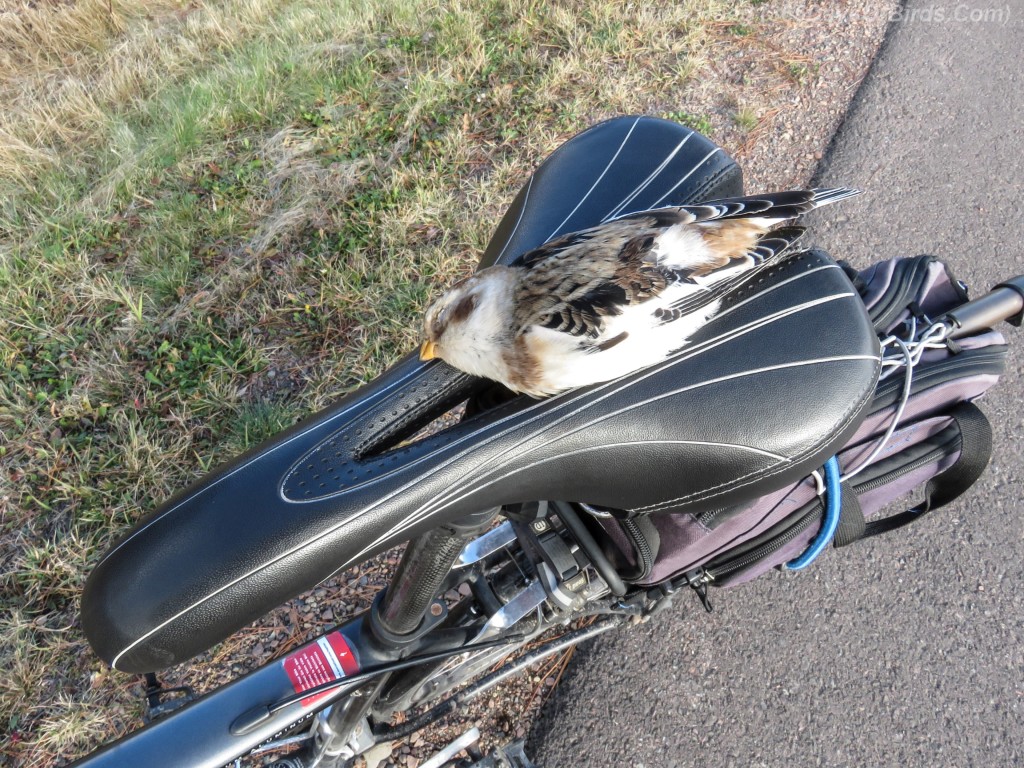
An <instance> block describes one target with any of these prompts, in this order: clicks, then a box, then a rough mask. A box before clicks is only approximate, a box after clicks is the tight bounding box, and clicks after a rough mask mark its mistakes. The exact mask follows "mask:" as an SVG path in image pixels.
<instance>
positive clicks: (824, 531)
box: [782, 456, 843, 571]
mask: <svg viewBox="0 0 1024 768" xmlns="http://www.w3.org/2000/svg"><path fill="white" fill-rule="evenodd" d="M842 506H843V504H842V493H841V491H840V490H839V461H838V460H837V459H836V457H835V456H833V457H832V458H831V459H829V460H828V461H826V462H825V519H824V520H822V522H821V530H820V531H818V535H817V537H815V539H814V541H812V542H811V546H809V547H808V548H807V549H806V551H804V553H803V554H802V555H800V557H798V558H796V559H795V560H790V561H789V562H788V563H786V564H785V565H784V566H782V567H783V569H784V570H787V571H799V570H800V569H802V568H806V567H807V566H808V565H810V564H811V563H813V562H814V561H815V559H817V557H818V555H820V554H821V553H822V551H823V550H824V549H825V547H827V546H828V545H829V542H831V541H832V537H833V536H835V535H836V528H838V527H839V510H840V509H841V508H842Z"/></svg>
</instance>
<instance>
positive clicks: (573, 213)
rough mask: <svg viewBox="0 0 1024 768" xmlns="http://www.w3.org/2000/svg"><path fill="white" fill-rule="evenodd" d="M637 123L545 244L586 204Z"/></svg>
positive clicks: (638, 119)
mask: <svg viewBox="0 0 1024 768" xmlns="http://www.w3.org/2000/svg"><path fill="white" fill-rule="evenodd" d="M639 122H640V118H639V117H638V118H637V119H636V120H634V121H633V124H632V125H631V126H629V131H628V132H627V133H626V135H625V137H624V138H623V139H622V143H621V144H619V148H618V149H617V150H615V154H614V155H613V156H612V159H611V160H609V161H608V165H606V166H605V167H604V170H603V171H601V175H600V176H598V177H597V181H595V182H594V183H593V184H592V185H591V186H590V189H588V190H587V194H585V195H584V196H583V197H581V198H580V201H579V202H578V203H576V207H575V208H573V209H572V210H571V211H569V215H568V216H566V217H565V218H564V219H562V223H561V224H559V225H558V226H557V227H555V231H554V232H552V233H551V234H550V235H548V236H547V237H546V238H545V242H547V241H548V240H550V239H551V238H552V237H554V236H555V235H557V234H558V232H559V230H560V229H561V228H562V227H564V226H565V225H566V222H568V221H569V219H571V218H572V217H573V216H574V215H575V213H576V211H578V210H579V209H580V206H581V205H583V203H584V202H586V199H587V198H588V197H590V193H591V192H593V191H594V190H595V189H596V188H597V185H598V184H600V183H601V179H603V178H604V177H605V174H607V173H608V171H609V170H610V169H611V167H612V164H613V163H614V162H615V161H616V160H617V159H618V157H619V154H620V153H621V152H622V149H623V147H625V146H626V142H627V141H629V137H630V136H632V135H633V129H634V128H636V124H637V123H639ZM687 138H689V136H687Z"/></svg>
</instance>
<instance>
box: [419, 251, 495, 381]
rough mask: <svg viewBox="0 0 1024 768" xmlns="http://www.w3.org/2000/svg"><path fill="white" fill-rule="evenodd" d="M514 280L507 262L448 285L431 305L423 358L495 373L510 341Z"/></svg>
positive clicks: (484, 373)
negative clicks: (502, 265) (438, 359)
mask: <svg viewBox="0 0 1024 768" xmlns="http://www.w3.org/2000/svg"><path fill="white" fill-rule="evenodd" d="M513 283H514V276H513V275H512V274H511V272H510V271H509V269H508V268H507V267H489V268H488V269H484V270H481V271H480V272H477V273H476V274H475V275H472V276H471V277H468V278H466V279H465V280H463V281H461V282H459V283H457V284H455V285H454V286H452V287H451V288H449V289H448V290H447V291H445V293H444V294H442V295H441V296H440V297H439V298H438V299H437V300H436V301H435V302H434V303H433V304H431V305H430V307H428V308H427V312H426V315H425V317H424V320H423V335H424V339H425V340H424V342H423V345H422V346H421V347H420V359H421V360H432V359H434V358H435V357H438V358H441V359H442V360H444V361H446V362H447V363H449V364H450V365H453V366H454V367H456V368H459V369H460V370H463V371H466V372H467V373H472V374H474V375H477V376H486V377H488V378H494V377H495V373H496V370H495V368H496V367H499V366H502V365H504V363H503V362H502V361H501V354H502V351H503V350H504V349H505V348H506V347H507V346H508V344H509V343H510V334H511V321H512V289H513Z"/></svg>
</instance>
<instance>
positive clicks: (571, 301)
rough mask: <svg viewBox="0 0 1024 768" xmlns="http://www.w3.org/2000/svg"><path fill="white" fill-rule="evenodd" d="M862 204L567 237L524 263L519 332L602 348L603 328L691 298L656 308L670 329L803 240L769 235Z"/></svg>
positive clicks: (753, 203) (783, 206) (604, 228)
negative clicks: (635, 312) (810, 215)
mask: <svg viewBox="0 0 1024 768" xmlns="http://www.w3.org/2000/svg"><path fill="white" fill-rule="evenodd" d="M857 194H860V193H859V191H858V190H854V189H849V188H846V187H841V188H836V189H824V188H819V189H809V190H794V191H789V192H777V193H772V194H765V195H754V196H749V197H733V198H726V199H722V200H714V201H711V202H708V203H705V204H702V205H686V206H675V207H670V208H656V209H653V210H648V211H639V212H636V213H630V214H627V215H625V216H621V217H619V218H616V219H612V220H611V221H608V222H605V223H604V224H600V225H598V226H596V227H592V228H590V229H586V230H583V231H580V232H573V233H570V234H567V235H562V236H561V237H558V238H556V239H554V240H552V241H550V242H548V243H545V244H544V245H542V246H541V247H540V248H537V249H534V250H532V251H529V252H527V253H524V254H523V255H521V256H520V257H519V258H518V259H516V260H515V261H514V262H513V263H512V264H511V265H510V266H512V267H513V268H519V269H521V270H523V277H522V279H521V280H520V283H519V288H518V290H517V293H516V297H515V310H514V314H513V328H514V332H515V333H523V332H525V331H526V330H527V329H528V328H530V327H531V326H535V325H536V326H541V327H543V328H549V329H551V330H555V331H561V332H563V333H566V334H569V335H571V336H576V337H581V338H588V339H592V340H595V341H597V340H600V343H605V341H607V340H604V339H601V337H602V331H603V329H604V328H605V326H606V325H607V323H606V319H607V318H609V317H615V316H618V315H620V314H621V313H622V312H623V311H624V310H625V309H626V308H628V307H632V306H633V305H636V304H639V303H642V302H646V301H648V300H650V299H652V298H655V297H658V296H660V295H661V294H662V293H663V292H664V291H665V290H666V288H668V287H669V286H679V285H681V284H692V286H693V290H688V291H684V294H685V296H684V297H682V298H680V299H676V298H675V296H667V297H666V298H667V299H668V300H669V301H671V302H672V303H671V305H665V302H662V304H663V305H664V306H661V307H659V311H661V312H664V313H666V314H665V318H664V322H671V321H672V320H674V319H678V317H679V316H680V315H681V314H684V313H685V312H687V311H690V310H692V309H694V308H696V307H699V306H700V305H702V304H706V303H710V302H712V301H714V300H715V299H716V298H717V297H719V296H721V295H722V294H723V293H725V292H726V291H727V290H729V289H730V287H731V286H732V284H733V281H734V278H735V279H740V277H739V276H740V275H743V274H744V273H746V272H749V271H750V270H751V269H755V268H757V267H758V266H760V265H762V264H764V263H767V262H769V261H772V260H774V259H777V258H778V257H779V256H780V255H781V254H782V253H784V252H786V251H788V250H790V249H791V248H792V246H793V243H794V242H795V241H796V240H797V239H798V238H799V237H800V235H801V234H802V233H803V230H802V229H801V228H798V227H791V228H786V229H784V230H783V229H776V230H774V231H773V232H771V234H770V235H766V232H768V230H769V229H770V228H772V227H775V226H777V225H778V224H780V223H782V222H784V221H787V220H789V219H793V218H796V217H797V216H800V215H801V214H804V213H807V212H808V211H811V210H814V209H815V208H820V207H821V206H824V205H829V204H831V203H835V202H839V201H840V200H845V199H846V198H848V197H852V196H854V195H857Z"/></svg>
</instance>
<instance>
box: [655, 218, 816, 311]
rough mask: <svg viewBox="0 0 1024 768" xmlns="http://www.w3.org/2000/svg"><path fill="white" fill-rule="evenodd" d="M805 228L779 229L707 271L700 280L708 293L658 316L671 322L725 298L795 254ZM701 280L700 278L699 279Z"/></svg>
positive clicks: (684, 299) (688, 297) (681, 300)
mask: <svg viewBox="0 0 1024 768" xmlns="http://www.w3.org/2000/svg"><path fill="white" fill-rule="evenodd" d="M804 231H805V230H804V227H796V226H791V227H779V228H778V229H774V230H772V231H771V232H770V233H768V234H767V235H765V236H763V237H761V239H759V240H758V241H757V244H756V245H755V246H754V247H753V248H752V249H751V250H750V251H748V252H747V253H745V254H743V255H741V256H737V257H736V258H734V259H731V260H730V261H729V262H728V263H726V264H725V265H724V266H722V267H719V268H718V269H716V270H712V271H709V272H706V273H705V274H704V275H703V276H702V277H703V279H700V284H701V287H702V288H703V289H704V290H701V291H694V292H691V293H687V294H685V295H684V296H682V297H681V298H679V299H677V300H675V301H673V302H672V303H671V304H669V305H668V306H667V307H662V308H659V309H658V310H657V311H656V312H655V315H656V316H657V318H658V319H659V320H660V321H661V322H662V323H671V322H673V321H675V320H678V319H679V318H680V317H682V316H683V315H687V314H690V313H691V312H693V311H695V310H697V309H699V308H700V307H701V306H704V305H705V304H708V303H710V302H713V301H717V300H718V299H720V298H722V296H724V295H725V294H726V293H728V292H729V291H731V290H733V289H734V288H736V287H737V286H738V285H740V283H743V282H746V281H748V280H750V278H751V277H752V276H753V275H754V274H755V273H756V272H758V271H759V270H761V269H762V268H764V267H766V266H768V265H770V264H775V263H778V262H779V261H780V260H781V259H783V258H784V257H786V256H788V255H789V254H790V253H792V252H793V251H794V250H795V248H796V247H797V245H798V243H799V241H800V240H801V238H802V237H803V235H804ZM695 279H697V278H695Z"/></svg>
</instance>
